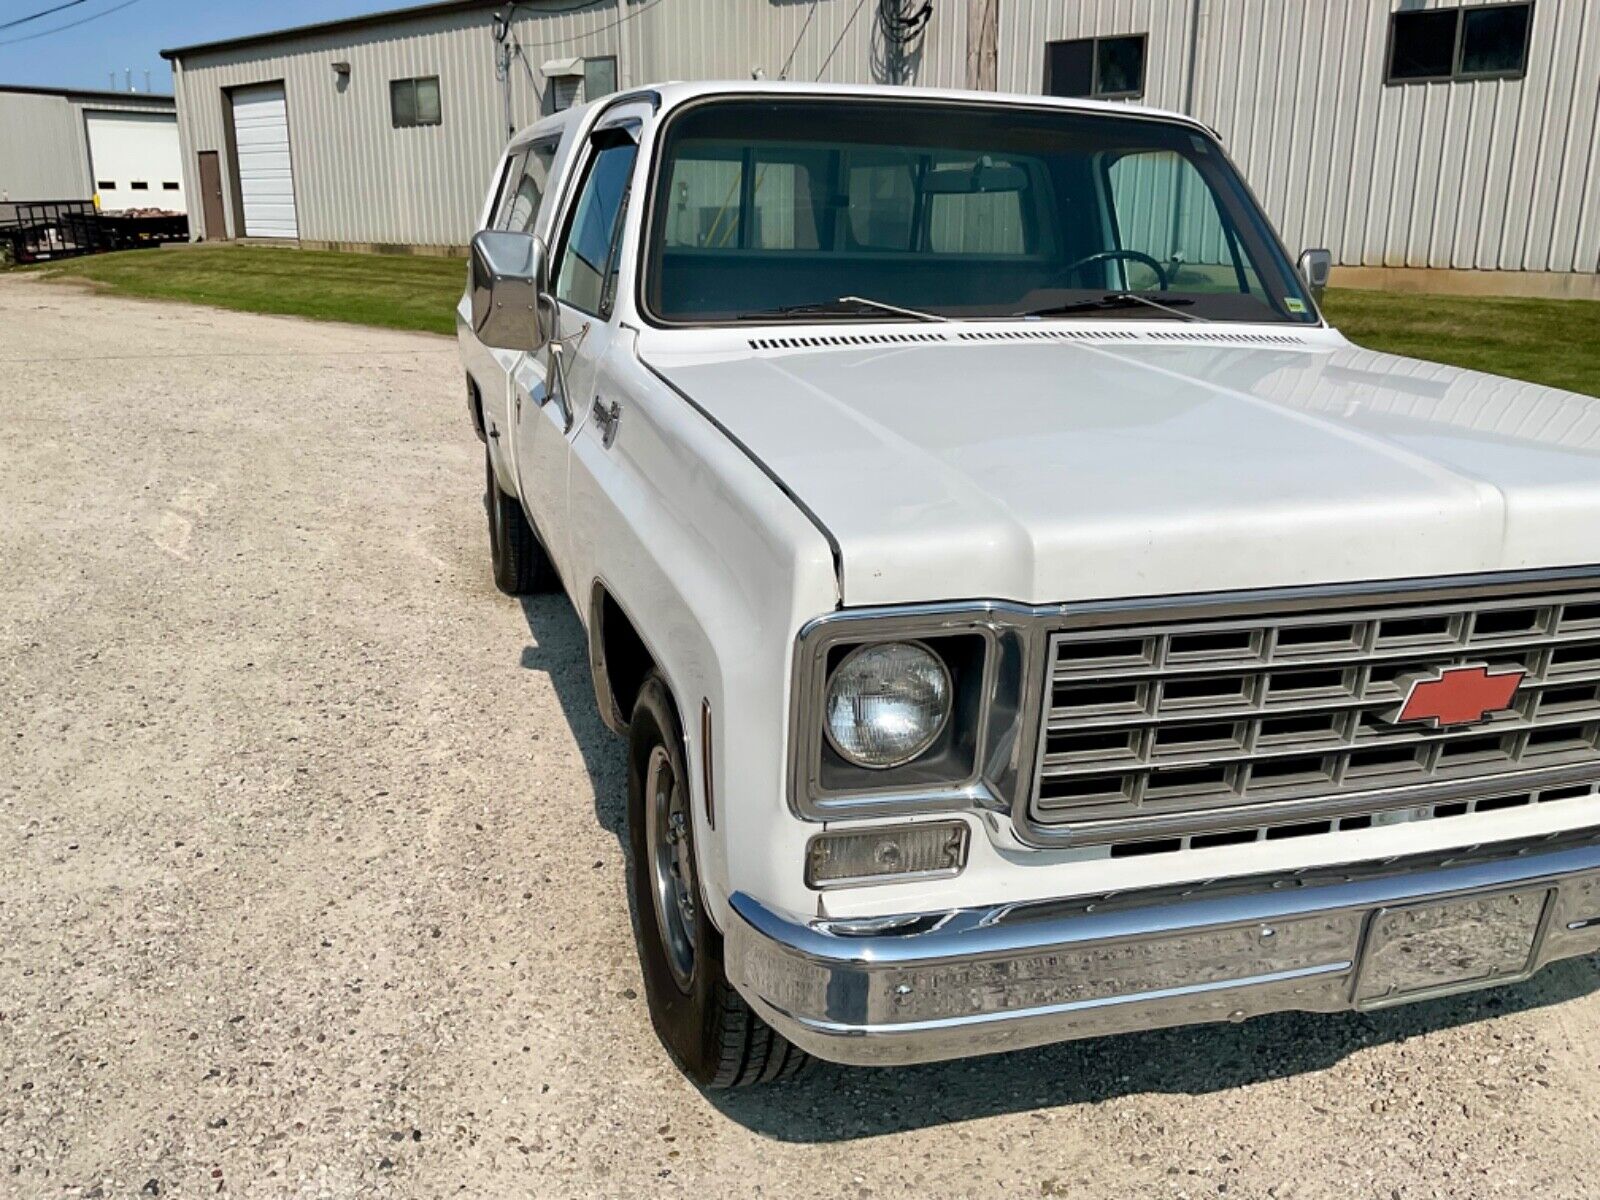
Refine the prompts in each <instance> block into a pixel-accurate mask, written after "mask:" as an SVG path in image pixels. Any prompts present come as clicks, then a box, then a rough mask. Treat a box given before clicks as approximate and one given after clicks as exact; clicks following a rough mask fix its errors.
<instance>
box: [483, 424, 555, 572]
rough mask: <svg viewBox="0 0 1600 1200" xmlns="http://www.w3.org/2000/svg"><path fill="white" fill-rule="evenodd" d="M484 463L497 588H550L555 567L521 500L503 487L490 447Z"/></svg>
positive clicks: (491, 561)
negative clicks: (530, 522) (529, 521)
mask: <svg viewBox="0 0 1600 1200" xmlns="http://www.w3.org/2000/svg"><path fill="white" fill-rule="evenodd" d="M483 462H484V468H485V471H486V473H487V478H486V481H485V483H484V492H483V505H484V508H485V509H487V510H488V515H489V562H490V565H491V566H492V567H493V568H494V585H495V587H497V588H499V589H500V590H501V591H502V592H504V593H505V594H506V595H508V596H528V595H531V594H532V593H534V592H543V591H548V590H549V589H550V587H551V586H552V581H553V580H554V578H555V569H554V568H553V567H552V566H551V565H550V559H549V556H548V555H546V554H545V552H544V547H543V546H541V545H540V544H539V538H538V535H537V534H535V533H534V532H533V526H532V525H530V524H528V517H527V514H525V513H524V512H523V511H522V502H521V501H520V500H518V499H517V498H516V497H515V496H508V495H507V494H506V493H505V492H504V491H502V490H501V488H500V481H499V480H498V479H497V478H495V473H494V461H493V459H491V458H490V457H489V451H488V448H487V447H485V448H484V453H483Z"/></svg>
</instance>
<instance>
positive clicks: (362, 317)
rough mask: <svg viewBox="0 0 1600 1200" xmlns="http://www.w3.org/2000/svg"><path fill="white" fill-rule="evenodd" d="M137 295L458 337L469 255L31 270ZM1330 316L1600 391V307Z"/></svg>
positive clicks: (1377, 295)
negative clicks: (455, 333) (456, 312)
mask: <svg viewBox="0 0 1600 1200" xmlns="http://www.w3.org/2000/svg"><path fill="white" fill-rule="evenodd" d="M24 269H26V270H30V271H39V272H41V273H44V274H48V275H55V276H59V277H63V278H71V279H86V280H91V281H93V282H95V283H98V284H102V285H104V286H106V287H109V288H111V289H112V290H114V291H118V292H123V293H125V294H128V295H133V296H157V297H161V298H162V299H170V300H191V301H194V302H196V303H200V304H214V305H218V306H219V307H222V308H235V309H240V310H242V311H245V312H265V313H283V314H287V315H290V316H296V317H317V318H321V319H323V320H331V321H356V322H359V323H361V324H366V325H383V326H387V327H389V328H392V329H421V330H426V331H428V332H431V333H450V332H452V331H453V330H454V328H455V318H454V315H453V314H454V309H455V304H456V300H457V299H458V298H459V297H460V295H461V286H462V281H463V276H464V274H465V271H466V264H465V263H464V262H463V261H462V260H461V259H447V258H412V257H405V256H399V255H379V254H334V253H326V252H323V251H316V250H277V249H272V248H270V247H261V246H195V247H189V248H184V249H172V250H131V251H126V252H124V253H121V254H102V255H97V256H95V257H92V258H79V259H71V260H68V261H65V262H62V263H57V264H50V265H46V266H41V267H30V268H24ZM1327 311H1328V317H1329V319H1330V320H1332V321H1333V322H1334V323H1335V324H1336V325H1338V326H1339V328H1340V329H1342V330H1343V331H1344V333H1345V334H1346V336H1348V337H1349V338H1350V339H1351V340H1352V341H1354V342H1356V343H1358V344H1360V345H1362V346H1367V347H1370V348H1371V349H1374V350H1387V351H1389V352H1391V353H1394V354H1405V355H1409V356H1411V357H1414V358H1427V359H1433V360H1435V361H1437V362H1445V363H1451V364H1453V365H1456V366H1461V367H1472V368H1475V369H1477V370H1480V371H1490V372H1493V373H1494V374H1497V375H1510V376H1512V377H1514V378H1517V379H1529V380H1532V381H1534V382H1535V383H1547V384H1551V385H1553V386H1555V387H1563V388H1568V389H1570V390H1572V391H1575V392H1585V393H1587V394H1589V395H1591V396H1600V303H1597V302H1594V301H1585V300H1509V299H1494V298H1478V297H1465V296H1416V295H1401V294H1397V293H1390V292H1364V291H1350V290H1339V291H1333V292H1330V293H1329V294H1328V300H1327Z"/></svg>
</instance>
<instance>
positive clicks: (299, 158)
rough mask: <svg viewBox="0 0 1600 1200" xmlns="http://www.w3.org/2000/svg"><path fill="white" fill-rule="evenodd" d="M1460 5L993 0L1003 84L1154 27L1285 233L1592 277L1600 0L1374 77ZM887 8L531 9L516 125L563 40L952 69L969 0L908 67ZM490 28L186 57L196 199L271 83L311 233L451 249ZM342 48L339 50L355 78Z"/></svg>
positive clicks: (298, 41) (842, 1)
mask: <svg viewBox="0 0 1600 1200" xmlns="http://www.w3.org/2000/svg"><path fill="white" fill-rule="evenodd" d="M1450 2H1453V0H1292V2H1287V0H1006V2H1005V3H1004V4H1002V5H1001V6H1000V28H999V55H998V59H999V61H998V78H999V86H1000V87H1001V88H1002V89H1003V90H1008V91H1019V92H1038V91H1040V90H1041V89H1042V86H1043V75H1044V47H1045V43H1046V42H1049V41H1053V40H1057V39H1065V38H1075V37H1089V36H1094V35H1116V34H1129V33H1143V34H1146V35H1148V38H1149V42H1148V56H1147V61H1146V68H1145V95H1144V100H1145V102H1146V103H1149V104H1152V105H1157V106H1161V107H1166V108H1176V109H1183V108H1185V107H1192V110H1193V112H1194V113H1195V115H1196V116H1198V117H1199V118H1200V119H1201V120H1203V121H1205V122H1206V123H1207V124H1210V125H1212V126H1213V127H1215V128H1216V129H1217V130H1218V131H1219V132H1220V133H1221V135H1222V137H1223V140H1224V143H1225V144H1226V145H1227V146H1228V149H1229V151H1230V153H1231V154H1232V155H1233V157H1234V159H1235V161H1237V162H1238V163H1239V165H1240V167H1241V169H1242V170H1243V171H1244V173H1245V175H1246V177H1247V178H1248V179H1249V181H1250V183H1251V184H1252V186H1253V187H1254V188H1255V190H1256V192H1257V194H1258V195H1259V196H1260V198H1261V200H1262V202H1263V204H1264V205H1265V206H1266V208H1267V210H1268V212H1269V213H1270V214H1271V216H1272V217H1273V220H1274V221H1275V222H1276V224H1277V225H1278V227H1279V229H1280V230H1281V231H1282V233H1283V235H1284V240H1285V242H1286V243H1287V244H1288V245H1289V246H1290V247H1291V248H1293V249H1298V248H1299V247H1301V246H1306V245H1326V246H1328V247H1329V248H1330V249H1332V250H1333V251H1334V255H1335V259H1336V261H1338V262H1339V263H1341V264H1344V265H1352V266H1353V265H1364V266H1384V265H1387V266H1431V267H1469V268H1490V269H1506V270H1536V271H1595V270H1597V269H1600V220H1597V219H1596V218H1595V217H1594V213H1595V212H1596V210H1597V208H1600V87H1597V85H1596V80H1597V79H1600V0H1538V3H1537V4H1536V6H1535V14H1534V32H1533V39H1532V48H1531V53H1530V60H1529V64H1528V73H1527V77H1526V78H1525V79H1521V80H1494V81H1480V82H1463V83H1433V84H1411V85H1407V86H1403V87H1387V86H1385V85H1384V83H1383V71H1384V61H1383V60H1384V54H1385V50H1386V47H1387V43H1388V27H1389V14H1390V11H1391V9H1397V8H1401V7H1404V8H1415V7H1439V6H1443V5H1445V4H1447V3H1450ZM1468 2H1469V3H1484V2H1488V0H1468ZM877 10H878V0H816V3H814V4H808V3H805V2H803V0H613V2H612V3H610V4H601V5H598V6H596V7H594V8H590V9H586V10H584V11H582V12H576V13H573V12H541V11H539V10H538V9H537V8H534V7H526V6H525V7H523V8H520V9H519V10H518V16H517V19H516V21H515V22H514V25H513V32H514V36H515V39H516V41H517V43H518V44H519V45H520V47H521V53H520V55H519V57H518V58H517V60H516V61H514V62H513V63H512V67H511V92H512V107H513V122H514V124H517V125H522V124H526V123H527V122H529V121H532V120H533V119H535V118H536V117H537V116H538V115H540V113H541V112H543V111H545V108H546V104H547V97H548V92H549V86H548V81H547V80H546V79H545V77H544V75H543V73H542V70H541V68H542V66H543V65H544V64H545V63H547V62H549V61H551V60H555V59H562V58H570V57H574V56H581V57H595V56H600V55H615V56H616V58H617V81H618V85H619V87H623V88H627V87H633V86H638V85H640V84H644V83H650V82H656V81H660V80H667V79H710V78H724V79H735V80H738V79H748V78H750V77H751V76H752V75H753V74H755V73H756V72H760V73H761V74H762V75H764V76H765V77H766V78H769V79H775V78H778V77H780V76H786V77H787V78H790V79H796V80H811V79H816V78H819V77H820V78H822V79H825V80H829V81H856V82H883V81H886V80H887V79H889V78H890V75H891V73H892V72H894V71H897V70H898V71H899V72H900V77H901V78H903V79H905V80H906V81H909V82H912V83H916V84H921V85H926V86H936V87H959V86H962V85H963V84H964V83H965V79H966V41H967V31H966V27H965V22H966V15H967V4H966V3H965V0H935V3H934V8H933V15H932V18H931V20H930V21H929V22H928V26H927V29H926V31H925V33H924V35H923V37H922V39H921V40H920V43H919V45H918V46H917V47H916V48H915V50H914V52H913V53H912V54H911V55H910V56H909V57H908V58H907V59H906V61H905V62H904V63H903V64H900V65H899V66H898V67H896V66H895V64H893V63H891V55H890V54H889V49H888V48H887V47H886V45H885V43H884V38H883V34H882V29H881V26H880V24H879V21H878V15H877ZM491 18H492V12H491V9H490V8H488V7H485V8H484V9H482V10H478V11H467V12H462V13H455V14H447V15H444V16H436V17H432V18H416V19H409V20H403V21H401V20H397V21H395V22H394V23H393V24H392V25H386V26H377V27H371V26H369V27H366V28H363V29H359V30H356V31H351V32H346V33H344V34H342V35H341V34H338V33H332V34H320V35H305V36H301V37H296V38H293V39H286V40H283V41H276V42H270V43H266V44H263V45H260V46H255V47H251V46H245V47H240V48H235V49H232V50H227V49H224V50H216V51H210V52H201V53H198V54H195V55H192V56H190V59H189V61H186V62H183V63H181V64H179V65H178V68H177V69H176V70H175V77H176V80H177V90H178V94H179V97H180V104H179V107H180V121H181V125H182V129H183V136H184V159H185V161H184V170H185V183H186V186H187V188H188V189H189V193H190V194H191V195H194V194H198V192H197V185H198V181H197V180H196V178H195V177H194V172H195V171H196V166H195V154H196V152H197V151H200V150H208V149H209V150H219V151H222V152H223V153H222V155H221V158H222V162H223V170H224V173H225V175H226V174H229V173H231V164H230V163H229V162H228V155H227V153H226V150H227V145H226V140H225V136H226V134H225V130H226V126H225V123H224V122H225V112H226V104H225V99H224V96H223V92H222V89H223V88H226V87H233V86H237V85H240V84H246V83H259V82H266V81H269V80H274V79H282V80H284V86H285V92H286V94H287V97H288V104H289V116H290V137H291V148H292V153H293V155H294V169H295V181H296V183H295V186H296V191H297V193H298V201H299V220H300V231H301V236H302V237H304V238H307V239H310V240H317V241H355V242H392V243H398V244H412V245H438V244H452V245H459V244H461V243H462V242H464V241H465V240H466V239H467V237H468V236H470V234H471V232H472V225H473V223H474V218H475V216H476V213H477V208H478V205H479V204H480V203H481V199H482V197H481V195H480V193H481V191H482V189H483V187H484V185H485V183H486V181H487V178H488V174H489V171H490V169H491V167H492V165H493V162H494V159H495V156H496V155H497V154H498V152H499V148H500V146H501V145H502V144H503V141H504V134H505V129H504V124H505V119H504V115H503V99H502V91H501V86H500V84H499V82H498V81H497V80H496V78H495V71H494V67H495V45H494V41H493V37H492V33H491V28H490V26H491ZM335 60H345V61H348V62H350V63H351V74H350V81H349V84H348V87H347V88H346V89H345V90H344V91H341V90H339V88H338V87H337V86H336V81H335V77H334V73H333V71H332V70H331V69H330V64H331V63H332V62H334V61H335ZM429 74H438V75H439V76H440V79H441V93H442V97H443V106H444V124H443V125H441V126H438V127H433V128H422V129H399V130H396V129H391V128H390V126H389V109H388V104H389V101H388V83H389V80H391V79H398V78H404V77H407V76H411V75H429ZM1191 75H1192V76H1193V78H1192V79H1191ZM1191 101H1192V104H1191ZM297 131H298V132H297ZM225 187H226V189H227V191H228V192H229V193H231V191H232V181H231V179H227V180H225ZM229 209H230V220H231V219H233V214H232V211H231V210H232V204H231V203H230V205H229Z"/></svg>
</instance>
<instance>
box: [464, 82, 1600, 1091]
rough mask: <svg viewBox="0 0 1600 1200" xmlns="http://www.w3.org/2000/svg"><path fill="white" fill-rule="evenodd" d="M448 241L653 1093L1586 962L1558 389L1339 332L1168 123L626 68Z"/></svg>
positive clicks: (1471, 983)
mask: <svg viewBox="0 0 1600 1200" xmlns="http://www.w3.org/2000/svg"><path fill="white" fill-rule="evenodd" d="M480 224H481V227H482V230H483V232H481V233H479V234H478V235H477V237H476V238H475V239H474V241H473V245H472V252H471V262H470V268H469V283H468V288H467V291H466V294H465V295H464V297H463V299H462V301H461V305H460V308H459V312H458V317H459V330H460V345H461V353H462V359H463V362H464V365H465V369H466V374H467V389H468V400H469V406H470V409H471V413H472V419H473V422H474V424H475V426H476V428H477V431H478V434H479V436H480V437H481V438H483V440H484V445H485V449H486V459H487V473H488V495H487V504H488V512H489V531H490V540H491V547H492V554H493V566H494V577H495V581H496V583H497V584H498V585H499V586H500V588H501V589H502V590H504V591H506V592H509V593H513V594H521V593H527V592H532V591H536V590H539V589H544V588H555V587H563V588H565V590H566V593H567V595H568V596H569V597H570V598H571V601H572V603H573V604H574V605H575V606H576V608H577V611H578V614H579V616H580V618H581V619H582V621H583V623H584V626H585V627H586V628H587V631H588V640H589V648H590V659H591V664H592V668H593V675H594V685H595V694H596V698H597V700H598V702H599V706H600V711H601V713H602V714H603V715H604V718H605V720H606V722H607V724H608V725H609V726H610V727H611V728H612V729H614V730H616V731H617V732H618V733H621V734H624V735H626V736H627V738H628V740H629V751H628V753H629V783H628V787H629V794H628V823H629V828H630V838H631V846H632V854H631V859H632V867H631V881H632V882H631V887H632V900H633V907H634V911H635V915H636V920H635V930H636V934H637V938H638V945H639V955H640V959H641V962H642V965H643V975H644V980H645V986H646V992H647V996H648V1000H649V1006H650V1012H651V1016H652V1018H653V1020H654V1023H655V1026H656V1029H657V1031H658V1032H659V1034H660V1036H661V1038H662V1040H663V1042H664V1043H665V1044H666V1046H667V1048H668V1050H669V1051H670V1053H671V1054H672V1056H673V1058H674V1059H675V1060H676V1061H677V1062H678V1063H679V1065H680V1066H681V1067H682V1068H683V1070H684V1071H685V1072H686V1073H687V1074H688V1075H689V1076H690V1077H691V1078H693V1079H694V1080H695V1081H697V1082H698V1083H700V1084H702V1085H706V1086H728V1085H733V1084H742V1083H749V1082H754V1081H760V1080H769V1079H774V1078H777V1077H780V1076H782V1075H785V1074H788V1073H790V1072H792V1071H793V1070H795V1069H797V1068H798V1067H799V1066H800V1065H801V1064H802V1063H803V1062H804V1061H805V1058H806V1056H807V1055H808V1054H810V1055H816V1056H820V1057H822V1058H825V1059H831V1060H835V1061H839V1062H848V1063H863V1064H870V1063H884V1064H893V1063H905V1062H915V1061H922V1060H929V1059H937V1058H947V1057H953V1056H958V1055H966V1054H974V1053H981V1052H987V1051H992V1050H1001V1049H1007V1048H1012V1047H1019V1046H1028V1045H1036V1044H1040V1043H1044V1042H1049V1041H1056V1040H1061V1039H1066V1038H1074V1037H1083V1036H1088V1035H1099V1034H1105V1033H1114V1032H1118V1031H1123V1030H1133V1029H1143V1028H1148V1027H1152V1026H1158V1025H1170V1024H1178V1023H1186V1022H1201V1021H1215V1020H1241V1019H1244V1018H1247V1017H1250V1016H1253V1015H1255V1014H1259V1013H1264V1012H1269V1011H1277V1010H1286V1009H1305V1010H1321V1011H1332V1010H1342V1009H1373V1008H1380V1007H1383V1006H1387V1005H1392V1004H1396V1003H1400V1002H1404V1001H1410V1000H1418V999H1424V998H1429V997H1435V996H1441V995H1445V994H1447V993H1451V992H1455V991H1459V990H1463V989H1466V988H1474V987H1480V986H1484V985H1489V984H1498V983H1504V982H1510V981H1515V980H1519V979H1522V978H1525V977H1527V976H1528V975H1530V974H1531V973H1533V972H1534V971H1537V970H1538V969H1539V968H1541V967H1542V966H1544V965H1545V964H1547V963H1549V962H1551V961H1553V960H1555V959H1560V958H1565V957H1570V956H1574V955H1584V954H1592V953H1594V952H1596V951H1600V796H1597V795H1596V785H1597V783H1600V749H1597V738H1600V570H1597V568H1596V564H1600V403H1597V402H1596V401H1594V400H1591V399H1587V398H1585V397H1581V396H1577V395H1572V394H1569V393H1564V392H1560V391H1555V390H1552V389H1549V388H1543V387H1536V386H1533V385H1529V384H1522V383H1516V382H1512V381H1509V380H1505V379H1498V378H1493V377H1489V376H1485V375H1479V374H1474V373H1472V372H1467V371H1460V370H1454V369H1450V368H1445V367H1440V366H1434V365H1431V364H1428V363H1423V362H1417V361H1412V360H1408V359H1402V358H1395V357H1392V356H1389V355H1383V354H1375V353H1370V352H1368V351H1365V350H1361V349H1358V348H1356V347H1354V346H1352V345H1351V344H1350V343H1349V342H1347V341H1346V340H1345V339H1344V338H1343V337H1342V336H1340V334H1339V333H1338V332H1337V331H1336V330H1334V329H1332V328H1331V327H1329V325H1328V324H1327V323H1326V322H1325V321H1324V320H1323V318H1322V317H1321V315H1320V312H1319V309H1318V304H1317V296H1318V293H1319V292H1320V287H1321V285H1322V284H1323V283H1324V282H1325V280H1326V277H1327V268H1328V257H1327V255H1326V254H1325V253H1323V252H1318V251H1309V252H1307V253H1306V254H1305V255H1303V256H1302V257H1301V258H1300V260H1299V263H1298V266H1297V265H1296V264H1295V263H1294V262H1292V261H1291V259H1290V258H1289V257H1288V255H1286V253H1285V251H1284V248H1283V246H1282V245H1281V243H1280V242H1279V240H1278V238H1277V236H1276V235H1275V234H1274V232H1273V230H1272V228H1271V226H1270V225H1269V223H1268V221H1267V219H1266V218H1265V217H1264V216H1263V215H1262V212H1261V209H1260V208H1259V206H1258V205H1257V203H1256V202H1255V200H1254V199H1253V198H1252V197H1251V194H1250V192H1249V190H1248V189H1247V188H1246V186H1245V184H1244V183H1243V182H1242V181H1241V179H1240V177H1239V175H1238V173H1237V172H1236V171H1235V170H1234V168H1233V167H1232V166H1231V165H1230V164H1229V162H1228V159H1227V156H1226V155H1225V153H1224V152H1223V150H1222V148H1221V146H1220V145H1219V144H1218V142H1217V140H1216V138H1215V137H1214V136H1213V134H1212V133H1211V132H1210V131H1208V130H1207V129H1206V128H1205V127H1203V126H1202V125H1200V124H1197V123H1196V122H1195V121H1193V120H1192V119H1190V118H1188V117H1184V116H1182V115H1179V114H1175V113H1167V112H1158V111H1153V110H1149V109H1141V108H1135V107H1128V106H1111V105H1103V104H1093V103H1087V102H1069V101H1057V100H1048V99H1042V98H1040V97H1035V96H1027V97H1024V96H996V95H992V94H979V93H963V92H942V91H931V90H928V91H924V90H915V91H912V90H905V89H887V88H865V87H862V88H854V87H822V86H795V85H784V84H768V83H748V84H696V85H684V84H673V85H665V86H661V87H659V88H651V89H646V90H641V91H634V92H629V93H626V94H622V95H616V96H612V97H609V98H607V99H604V100H601V101H597V102H596V103H593V104H590V105H586V106H583V107H580V108H574V109H571V110H569V111H566V112H562V113H560V114H558V115H555V116H553V117H550V118H547V119H546V120H543V121H541V122H540V123H538V124H537V125H534V126H533V127H532V128H530V129H528V130H526V131H525V132H523V133H522V134H520V135H518V136H517V137H516V138H515V140H514V141H513V142H512V144H511V146H510V148H509V149H508V150H507V152H506V154H505V156H504V158H503V160H502V161H501V163H500V166H499V170H498V171H497V173H496V176H495V179H494V181H493V186H492V188H491V191H490V194H489V196H488V198H487V200H486V202H485V204H484V207H483V216H482V220H481V222H480Z"/></svg>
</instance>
